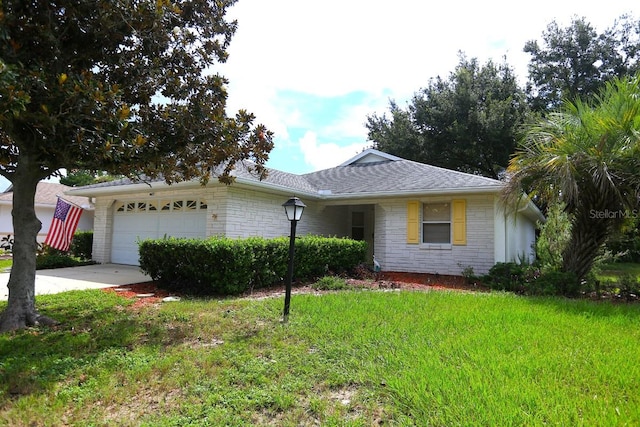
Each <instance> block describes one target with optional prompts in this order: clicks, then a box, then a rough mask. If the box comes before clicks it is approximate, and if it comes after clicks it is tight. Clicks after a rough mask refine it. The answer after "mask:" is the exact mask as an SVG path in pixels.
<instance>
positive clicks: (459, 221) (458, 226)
mask: <svg viewBox="0 0 640 427" xmlns="http://www.w3.org/2000/svg"><path fill="white" fill-rule="evenodd" d="M451 206H452V207H453V244H454V245H466V244H467V213H466V207H467V203H466V201H465V200H453V201H452V202H451Z"/></svg>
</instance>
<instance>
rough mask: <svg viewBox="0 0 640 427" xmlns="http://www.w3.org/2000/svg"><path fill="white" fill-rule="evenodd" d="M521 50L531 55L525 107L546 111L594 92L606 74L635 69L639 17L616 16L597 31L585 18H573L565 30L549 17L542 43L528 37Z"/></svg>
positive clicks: (638, 52)
mask: <svg viewBox="0 0 640 427" xmlns="http://www.w3.org/2000/svg"><path fill="white" fill-rule="evenodd" d="M524 51H525V52H526V53H529V54H530V55H531V59H530V62H529V67H528V68H529V82H528V84H527V93H528V96H529V102H530V105H531V107H532V108H533V109H534V110H536V111H547V110H552V109H554V108H558V107H560V106H561V104H562V102H563V101H564V100H573V99H576V98H577V97H582V98H583V99H584V97H586V96H591V95H595V94H597V93H598V91H599V90H600V89H601V88H602V87H603V86H604V84H605V83H606V82H607V81H609V80H611V79H612V78H614V77H622V76H625V75H633V74H634V73H635V72H637V71H638V70H639V69H640V62H639V61H638V60H639V59H640V21H634V20H633V19H631V17H629V16H622V17H620V18H619V19H618V20H616V22H615V23H614V25H613V26H612V27H610V28H608V29H606V30H605V31H603V32H602V33H601V34H598V33H597V32H596V30H595V29H594V28H593V27H592V26H591V25H590V24H589V23H588V22H587V21H586V20H585V18H574V19H573V20H572V22H571V24H570V25H569V26H568V27H566V28H562V27H560V26H559V25H558V23H556V22H555V21H553V22H552V23H550V24H549V25H548V27H547V30H546V31H544V32H543V33H542V43H541V44H540V43H538V41H536V40H531V41H528V42H527V43H526V44H525V47H524Z"/></svg>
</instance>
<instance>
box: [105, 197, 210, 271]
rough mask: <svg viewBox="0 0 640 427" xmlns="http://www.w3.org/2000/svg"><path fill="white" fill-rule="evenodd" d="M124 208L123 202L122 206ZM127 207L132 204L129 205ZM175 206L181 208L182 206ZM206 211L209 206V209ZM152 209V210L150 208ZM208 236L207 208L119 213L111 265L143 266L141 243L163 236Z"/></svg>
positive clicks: (115, 222)
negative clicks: (140, 258)
mask: <svg viewBox="0 0 640 427" xmlns="http://www.w3.org/2000/svg"><path fill="white" fill-rule="evenodd" d="M159 203H165V204H168V202H167V201H166V200H163V201H161V202H158V201H148V202H146V203H144V205H143V204H142V203H137V204H136V205H135V206H145V208H146V207H147V206H154V205H155V206H157V205H158V204H159ZM120 205H122V203H120ZM125 205H127V206H129V205H131V202H127V203H126V204H125ZM173 205H174V206H177V207H180V206H181V204H175V203H173ZM205 208H206V206H205ZM146 209H148V208H146ZM205 235H206V209H200V210H196V211H194V210H189V211H181V210H176V211H162V210H160V211H158V210H153V211H149V210H146V211H142V212H141V211H132V212H127V211H116V212H114V216H113V235H112V244H111V262H113V263H116V264H129V265H139V254H138V241H140V240H144V239H158V238H162V237H165V236H167V237H190V238H198V237H205Z"/></svg>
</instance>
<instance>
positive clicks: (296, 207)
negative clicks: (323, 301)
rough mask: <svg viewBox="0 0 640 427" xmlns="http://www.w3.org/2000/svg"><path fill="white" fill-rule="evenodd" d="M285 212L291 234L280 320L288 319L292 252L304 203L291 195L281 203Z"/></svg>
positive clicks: (291, 278)
mask: <svg viewBox="0 0 640 427" xmlns="http://www.w3.org/2000/svg"><path fill="white" fill-rule="evenodd" d="M282 206H283V207H284V211H285V213H286V214H287V219H288V220H289V221H291V234H290V235H289V270H288V272H287V281H286V283H285V285H286V290H285V295H284V312H283V316H282V321H283V322H284V323H286V322H287V321H288V320H289V306H290V305H291V281H292V280H293V254H294V246H295V241H296V225H297V224H298V221H300V218H301V217H302V212H303V211H304V208H305V207H306V205H305V204H304V203H302V201H301V200H300V199H298V198H297V197H292V198H290V199H289V200H287V201H286V202H285V203H283V204H282Z"/></svg>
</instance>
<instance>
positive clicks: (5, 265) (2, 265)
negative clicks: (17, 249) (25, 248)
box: [0, 258, 13, 273]
mask: <svg viewBox="0 0 640 427" xmlns="http://www.w3.org/2000/svg"><path fill="white" fill-rule="evenodd" d="M12 265H13V259H12V258H8V259H0V273H2V272H5V271H8V270H11V266H12Z"/></svg>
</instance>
